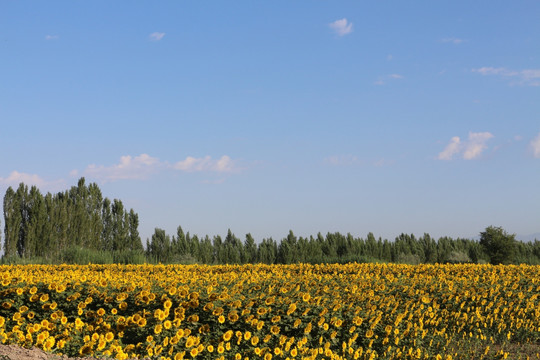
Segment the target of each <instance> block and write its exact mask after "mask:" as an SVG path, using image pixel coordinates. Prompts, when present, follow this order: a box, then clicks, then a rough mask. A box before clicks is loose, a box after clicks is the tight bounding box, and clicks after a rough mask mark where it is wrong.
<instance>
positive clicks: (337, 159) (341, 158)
mask: <svg viewBox="0 0 540 360" xmlns="http://www.w3.org/2000/svg"><path fill="white" fill-rule="evenodd" d="M323 162H324V163H325V164H328V165H332V166H351V165H357V164H360V160H359V159H358V157H357V156H354V155H332V156H327V157H325V158H324V159H323Z"/></svg>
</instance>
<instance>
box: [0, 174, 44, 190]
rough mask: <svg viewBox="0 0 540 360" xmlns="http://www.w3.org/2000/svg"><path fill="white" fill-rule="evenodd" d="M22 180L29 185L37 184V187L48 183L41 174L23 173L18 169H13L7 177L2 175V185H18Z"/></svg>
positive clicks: (0, 178)
mask: <svg viewBox="0 0 540 360" xmlns="http://www.w3.org/2000/svg"><path fill="white" fill-rule="evenodd" d="M22 182H23V183H25V184H27V185H36V186H37V187H41V186H43V185H45V183H46V181H45V180H43V179H42V178H41V177H40V176H39V175H36V174H28V173H22V172H18V171H16V170H14V171H12V172H11V173H10V174H9V175H8V177H6V178H2V177H0V184H2V185H7V186H16V185H18V184H20V183H22Z"/></svg>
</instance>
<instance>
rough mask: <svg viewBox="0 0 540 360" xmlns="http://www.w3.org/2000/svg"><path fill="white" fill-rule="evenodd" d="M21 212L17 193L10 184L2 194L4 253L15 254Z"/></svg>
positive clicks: (7, 254)
mask: <svg viewBox="0 0 540 360" xmlns="http://www.w3.org/2000/svg"><path fill="white" fill-rule="evenodd" d="M21 222H22V219H21V213H20V210H19V204H18V201H17V193H16V192H15V191H14V190H13V188H12V187H11V186H10V187H9V188H8V189H7V191H6V194H5V195H4V255H5V256H15V255H17V243H18V241H19V233H20V231H21Z"/></svg>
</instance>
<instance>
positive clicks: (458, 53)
mask: <svg viewBox="0 0 540 360" xmlns="http://www.w3.org/2000/svg"><path fill="white" fill-rule="evenodd" d="M81 176H84V177H85V178H86V180H87V182H96V183H98V184H99V186H100V188H101V189H102V192H103V194H104V196H107V197H109V198H111V199H112V198H119V199H121V200H122V201H123V202H124V205H125V206H127V207H128V208H133V209H134V210H135V211H136V212H138V214H139V217H140V223H141V224H140V232H141V235H142V237H143V240H145V239H146V238H147V237H150V236H151V234H152V232H153V229H154V228H155V227H159V228H163V229H165V230H166V231H167V232H168V233H169V234H174V233H175V231H176V227H177V226H178V225H181V226H182V227H183V228H184V230H185V231H189V232H190V233H192V234H198V235H206V234H208V235H210V236H213V235H217V234H220V235H225V234H226V232H227V229H228V228H230V229H231V230H232V231H233V232H234V233H235V234H236V235H237V236H239V237H241V238H243V237H244V235H245V234H246V233H248V232H249V233H251V234H252V235H253V236H254V237H255V239H256V240H257V241H261V240H262V239H263V238H267V237H273V238H274V239H281V238H282V237H285V236H286V234H287V233H288V231H289V230H293V231H294V232H295V234H297V235H299V236H309V235H316V234H317V232H319V231H320V232H322V233H323V234H324V233H326V232H334V231H339V232H341V233H348V232H350V233H351V234H353V235H354V236H360V237H365V236H366V234H367V233H368V232H373V233H374V234H375V236H377V237H379V236H381V237H383V238H388V239H394V237H396V236H397V235H399V234H400V233H414V234H416V235H422V234H423V233H424V232H427V233H429V234H431V235H432V236H433V237H439V236H446V235H447V236H452V237H474V236H477V235H478V233H479V232H480V231H482V230H484V229H485V228H486V227H487V226H490V225H494V226H502V227H504V228H505V229H506V230H507V231H509V232H511V233H517V234H521V235H527V234H533V233H537V232H540V210H539V205H538V204H540V191H539V185H538V184H539V183H540V3H539V2H537V1H512V2H508V1H478V2H469V1H436V2H435V1H414V2H401V1H371V2H367V1H342V2H335V1H266V2H262V1H251V0H250V1H233V2H217V1H215V2H212V1H192V2H187V1H160V2H146V1H145V2H143V1H129V2H127V1H115V2H111V1H91V2H81V1H55V2H39V1H30V2H23V1H4V2H2V3H0V192H1V194H4V193H5V190H6V189H7V187H8V186H13V187H16V186H17V185H18V183H19V182H21V181H23V182H25V183H27V184H35V185H37V186H38V187H39V188H40V189H41V190H42V192H44V193H45V192H47V191H51V192H56V191H61V190H64V189H67V188H69V187H70V186H72V185H75V184H76V183H77V180H78V178H80V177H81ZM2 226H3V220H2Z"/></svg>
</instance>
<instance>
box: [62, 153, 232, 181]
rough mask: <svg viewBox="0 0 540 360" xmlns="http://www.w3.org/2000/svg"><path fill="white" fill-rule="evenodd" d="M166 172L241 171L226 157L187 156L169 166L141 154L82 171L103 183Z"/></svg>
mask: <svg viewBox="0 0 540 360" xmlns="http://www.w3.org/2000/svg"><path fill="white" fill-rule="evenodd" d="M166 170H173V171H182V172H190V173H192V172H213V173H232V172H236V171H239V170H241V169H240V168H239V167H238V166H237V161H235V160H233V159H231V158H230V157H229V156H227V155H223V156H222V157H221V158H219V159H212V158H211V157H210V156H205V157H202V158H196V157H192V156H188V157H186V158H185V159H184V160H181V161H178V162H175V163H173V164H170V163H169V162H167V161H161V160H160V159H158V158H155V157H152V156H150V155H148V154H141V155H139V156H135V157H133V156H130V155H125V156H122V157H120V162H119V163H117V164H114V165H111V166H104V165H95V164H92V165H89V166H88V167H87V168H86V169H85V170H84V171H83V174H84V175H86V176H89V177H93V178H96V179H99V180H100V181H103V182H113V181H118V180H143V179H147V178H148V177H150V176H151V175H153V174H155V173H158V172H161V171H166ZM77 174H78V172H77V171H73V172H72V176H73V175H77Z"/></svg>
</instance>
